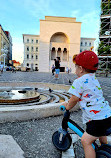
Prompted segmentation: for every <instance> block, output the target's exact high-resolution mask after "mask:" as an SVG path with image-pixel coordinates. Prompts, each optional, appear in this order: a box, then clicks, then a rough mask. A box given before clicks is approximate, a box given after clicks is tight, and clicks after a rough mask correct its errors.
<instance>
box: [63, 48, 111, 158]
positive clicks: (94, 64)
mask: <svg viewBox="0 0 111 158" xmlns="http://www.w3.org/2000/svg"><path fill="white" fill-rule="evenodd" d="M73 62H74V63H75V69H76V75H77V76H78V77H79V78H77V79H76V80H74V82H73V84H72V86H71V88H70V89H69V91H68V92H69V93H71V94H72V97H71V98H70V99H69V101H68V103H64V104H63V105H64V106H65V107H66V110H70V109H72V108H73V107H74V106H75V105H76V103H77V102H79V104H80V108H81V110H82V113H83V115H82V118H83V123H85V124H86V132H84V134H83V136H82V138H81V142H82V145H83V148H84V152H85V158H96V153H95V150H94V149H93V147H92V143H93V142H94V141H95V140H97V139H99V141H100V143H101V144H107V137H106V135H105V133H106V130H107V129H108V128H110V127H111V108H110V106H109V103H108V101H106V100H105V98H104V97H103V92H102V89H101V87H100V84H99V82H98V80H97V78H96V76H95V72H96V70H97V68H98V57H97V55H96V54H95V53H94V52H93V51H83V52H81V53H80V54H78V55H77V56H75V57H73Z"/></svg>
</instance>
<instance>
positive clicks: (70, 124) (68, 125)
mask: <svg viewBox="0 0 111 158" xmlns="http://www.w3.org/2000/svg"><path fill="white" fill-rule="evenodd" d="M69 117H70V112H69V111H68V110H67V111H65V113H64V117H63V120H62V129H63V130H66V131H67V128H70V129H71V130H72V131H74V132H75V133H76V134H77V135H78V136H80V137H82V135H83V134H84V132H85V131H84V130H83V129H82V128H81V127H80V126H79V125H78V124H76V123H75V122H74V121H73V120H71V119H69ZM92 146H93V148H94V149H95V150H97V149H98V145H97V144H96V143H95V142H94V143H93V144H92Z"/></svg>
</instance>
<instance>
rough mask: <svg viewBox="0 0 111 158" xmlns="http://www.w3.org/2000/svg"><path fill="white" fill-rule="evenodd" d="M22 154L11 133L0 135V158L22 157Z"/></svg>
mask: <svg viewBox="0 0 111 158" xmlns="http://www.w3.org/2000/svg"><path fill="white" fill-rule="evenodd" d="M23 154H24V152H23V150H22V149H21V148H20V146H19V145H18V144H17V143H16V141H15V140H14V139H13V137H12V136H11V135H0V158H24V156H23Z"/></svg>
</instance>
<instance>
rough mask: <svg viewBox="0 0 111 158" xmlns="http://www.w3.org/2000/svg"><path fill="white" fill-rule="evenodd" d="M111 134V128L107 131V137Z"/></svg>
mask: <svg viewBox="0 0 111 158" xmlns="http://www.w3.org/2000/svg"><path fill="white" fill-rule="evenodd" d="M110 134H111V127H110V128H108V129H107V130H106V136H108V135H110Z"/></svg>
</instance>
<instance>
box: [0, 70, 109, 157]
mask: <svg viewBox="0 0 111 158" xmlns="http://www.w3.org/2000/svg"><path fill="white" fill-rule="evenodd" d="M75 78H76V76H75V75H74V74H65V73H61V74H60V76H59V80H55V79H54V77H53V76H52V74H51V73H40V72H17V73H11V72H4V73H3V74H2V75H1V76H0V84H4V82H26V81H27V82H47V83H57V84H66V85H69V84H70V83H69V80H70V81H73V80H74V79H75ZM98 80H99V81H100V84H101V86H102V89H103V92H104V97H105V98H106V100H108V101H109V103H110V105H111V78H110V77H108V78H105V77H98ZM62 117H63V116H56V117H49V118H45V119H44V118H43V119H39V120H28V121H24V122H15V123H4V124H0V134H9V135H12V136H13V138H14V139H15V140H16V141H17V143H18V144H19V145H20V147H21V148H22V150H23V151H24V153H25V155H24V156H25V158H60V157H61V152H59V151H57V150H56V149H55V147H54V146H53V144H52V140H51V139H52V134H53V132H54V131H56V130H57V129H58V128H59V127H60V126H61V121H62ZM71 119H73V120H75V122H77V123H78V124H79V125H80V126H81V127H82V128H84V129H85V126H84V125H83V124H82V121H81V110H78V111H77V112H73V113H71ZM75 148H77V149H78V150H77V151H76V155H77V158H83V156H84V154H83V149H82V146H81V143H80V142H78V143H77V144H76V146H75ZM80 151H81V152H80ZM78 152H79V154H78ZM80 153H81V154H80Z"/></svg>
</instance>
